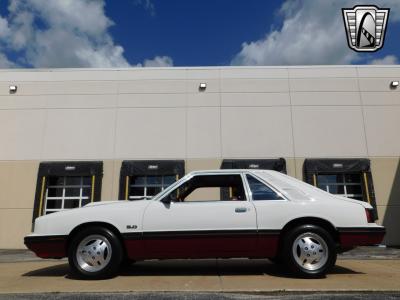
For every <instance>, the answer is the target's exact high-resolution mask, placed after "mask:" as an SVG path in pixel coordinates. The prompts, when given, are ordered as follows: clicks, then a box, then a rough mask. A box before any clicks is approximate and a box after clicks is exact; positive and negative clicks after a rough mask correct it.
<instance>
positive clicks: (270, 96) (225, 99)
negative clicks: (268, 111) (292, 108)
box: [221, 93, 290, 106]
mask: <svg viewBox="0 0 400 300" xmlns="http://www.w3.org/2000/svg"><path fill="white" fill-rule="evenodd" d="M221 105H222V106H284V105H290V98H289V93H222V94H221Z"/></svg>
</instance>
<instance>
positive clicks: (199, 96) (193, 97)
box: [186, 93, 221, 107]
mask: <svg viewBox="0 0 400 300" xmlns="http://www.w3.org/2000/svg"><path fill="white" fill-rule="evenodd" d="M186 98H187V106H189V107H202V106H203V107H204V106H220V104H221V99H220V94H219V93H196V94H187V95H186Z"/></svg>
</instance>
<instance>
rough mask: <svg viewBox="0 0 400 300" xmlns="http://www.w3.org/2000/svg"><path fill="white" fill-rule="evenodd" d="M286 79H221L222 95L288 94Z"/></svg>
mask: <svg viewBox="0 0 400 300" xmlns="http://www.w3.org/2000/svg"><path fill="white" fill-rule="evenodd" d="M288 91H289V85H288V80H287V79H246V78H245V79H224V78H222V79H221V92H223V93H244V92H248V93H273V92H288Z"/></svg>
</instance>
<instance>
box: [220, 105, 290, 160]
mask: <svg viewBox="0 0 400 300" xmlns="http://www.w3.org/2000/svg"><path fill="white" fill-rule="evenodd" d="M221 109H222V119H221V126H222V156H223V157H224V158H229V157H230V158H235V157H237V158H252V157H255V158H268V157H282V156H285V157H290V156H293V141H292V132H291V122H290V108H289V107H222V108H221Z"/></svg>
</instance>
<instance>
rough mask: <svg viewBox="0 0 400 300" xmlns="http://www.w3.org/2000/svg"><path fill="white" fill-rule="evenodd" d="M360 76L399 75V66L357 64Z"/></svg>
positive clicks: (395, 77) (396, 77)
mask: <svg viewBox="0 0 400 300" xmlns="http://www.w3.org/2000/svg"><path fill="white" fill-rule="evenodd" d="M357 69H358V76H360V77H394V79H398V77H400V67H399V66H357Z"/></svg>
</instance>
